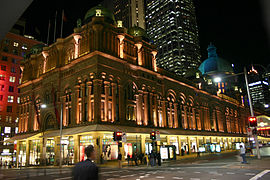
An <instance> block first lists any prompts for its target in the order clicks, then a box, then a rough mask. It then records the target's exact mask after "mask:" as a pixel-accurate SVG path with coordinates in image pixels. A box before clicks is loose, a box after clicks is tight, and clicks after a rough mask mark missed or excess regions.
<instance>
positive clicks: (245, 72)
mask: <svg viewBox="0 0 270 180" xmlns="http://www.w3.org/2000/svg"><path fill="white" fill-rule="evenodd" d="M241 74H244V75H245V83H246V87H247V94H248V100H249V109H250V115H251V116H252V117H254V111H253V106H252V99H251V96H250V92H249V86H248V79H247V70H246V67H244V72H242V73H238V74H233V75H229V76H226V77H224V78H228V77H231V76H238V75H241ZM213 80H214V82H216V83H218V82H221V81H222V78H221V77H218V76H217V77H214V79H213ZM255 128H256V127H255ZM254 138H255V143H256V150H257V157H258V159H261V155H260V149H259V142H258V136H257V134H255V135H254Z"/></svg>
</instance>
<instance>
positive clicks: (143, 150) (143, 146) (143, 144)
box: [137, 134, 146, 153]
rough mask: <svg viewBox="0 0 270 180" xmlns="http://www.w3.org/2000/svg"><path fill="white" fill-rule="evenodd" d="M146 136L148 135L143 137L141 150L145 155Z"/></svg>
mask: <svg viewBox="0 0 270 180" xmlns="http://www.w3.org/2000/svg"><path fill="white" fill-rule="evenodd" d="M145 136H146V135H144V134H142V135H141V150H142V153H145ZM137 148H138V147H137Z"/></svg>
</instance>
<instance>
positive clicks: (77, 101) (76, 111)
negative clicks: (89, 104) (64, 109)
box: [74, 85, 80, 124]
mask: <svg viewBox="0 0 270 180" xmlns="http://www.w3.org/2000/svg"><path fill="white" fill-rule="evenodd" d="M79 94H80V86H79V85H76V86H75V99H74V101H75V106H74V107H76V108H74V109H75V119H76V121H75V122H76V124H79V123H80V109H79V108H80V106H79Z"/></svg>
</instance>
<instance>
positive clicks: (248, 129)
mask: <svg viewBox="0 0 270 180" xmlns="http://www.w3.org/2000/svg"><path fill="white" fill-rule="evenodd" d="M247 135H248V136H252V129H251V128H247Z"/></svg>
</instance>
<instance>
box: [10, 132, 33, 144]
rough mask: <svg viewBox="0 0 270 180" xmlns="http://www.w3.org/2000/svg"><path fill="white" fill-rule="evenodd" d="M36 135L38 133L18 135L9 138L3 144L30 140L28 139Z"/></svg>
mask: <svg viewBox="0 0 270 180" xmlns="http://www.w3.org/2000/svg"><path fill="white" fill-rule="evenodd" d="M37 134H38V132H37V133H27V134H19V135H16V136H13V137H11V138H10V139H7V140H6V141H5V142H9V143H13V142H14V141H17V140H22V139H27V138H30V137H32V136H35V135H37Z"/></svg>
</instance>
